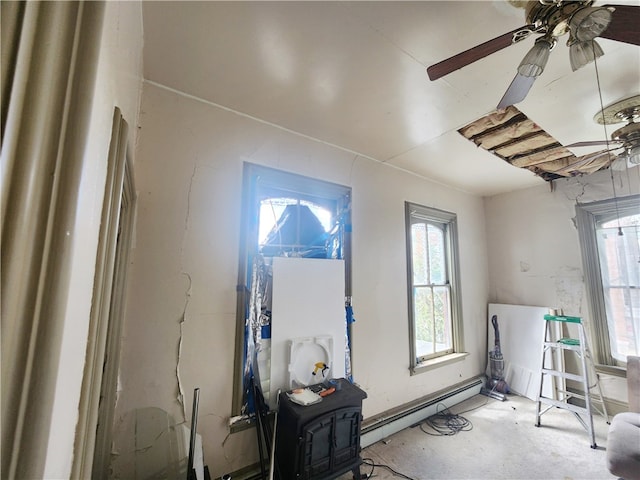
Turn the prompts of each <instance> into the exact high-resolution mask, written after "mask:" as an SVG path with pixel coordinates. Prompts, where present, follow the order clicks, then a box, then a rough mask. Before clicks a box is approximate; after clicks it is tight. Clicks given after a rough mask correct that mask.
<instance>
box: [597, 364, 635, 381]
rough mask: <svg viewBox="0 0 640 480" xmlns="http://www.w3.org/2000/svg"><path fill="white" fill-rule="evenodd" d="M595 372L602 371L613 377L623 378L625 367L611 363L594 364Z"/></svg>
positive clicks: (625, 371) (625, 374) (625, 372)
mask: <svg viewBox="0 0 640 480" xmlns="http://www.w3.org/2000/svg"><path fill="white" fill-rule="evenodd" d="M595 369H596V373H604V374H606V375H611V376H613V377H621V378H625V377H626V376H627V369H626V368H625V367H616V366H613V365H596V366H595Z"/></svg>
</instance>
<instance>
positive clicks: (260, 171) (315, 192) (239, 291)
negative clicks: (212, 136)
mask: <svg viewBox="0 0 640 480" xmlns="http://www.w3.org/2000/svg"><path fill="white" fill-rule="evenodd" d="M242 175H243V176H242V188H243V190H242V192H243V194H242V211H241V217H240V218H241V221H240V222H241V223H240V241H239V263H238V280H237V285H236V330H235V332H236V335H235V355H234V367H233V397H232V407H231V411H232V416H239V415H241V414H242V407H243V396H244V395H243V393H244V392H243V390H244V384H243V381H244V378H243V377H244V376H243V372H244V359H245V345H246V338H245V323H246V319H247V312H248V304H249V298H250V289H249V287H250V285H249V283H250V279H251V274H252V272H251V269H252V266H253V258H254V255H256V254H259V251H258V250H259V246H258V242H259V232H258V228H259V222H257V221H255V219H256V218H258V217H256V215H259V211H260V201H261V199H263V198H265V197H269V196H280V195H285V194H287V193H288V194H292V195H296V196H298V197H299V198H300V199H301V200H306V201H309V202H313V203H315V204H318V205H321V206H323V207H326V208H330V209H335V210H339V209H340V208H342V207H344V205H345V204H346V205H348V208H347V213H346V214H345V217H346V218H344V219H343V222H344V233H343V238H342V259H343V260H344V265H345V301H346V302H349V304H350V301H351V211H352V209H351V192H352V189H351V187H348V186H344V185H339V184H336V183H332V182H328V181H325V180H320V179H316V178H312V177H307V176H304V175H300V174H296V173H291V172H287V171H285V170H279V169H275V168H270V167H265V166H262V165H257V164H253V163H249V162H244V164H243V174H242ZM341 202H342V204H341ZM347 329H348V331H349V335H351V325H347ZM242 425H245V427H246V422H240V426H238V425H233V426H232V431H236V430H238V429H240V430H241V429H243V428H244V427H242Z"/></svg>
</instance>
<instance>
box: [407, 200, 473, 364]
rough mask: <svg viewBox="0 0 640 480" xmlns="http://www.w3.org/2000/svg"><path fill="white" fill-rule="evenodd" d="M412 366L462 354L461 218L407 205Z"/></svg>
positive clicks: (439, 211)
mask: <svg viewBox="0 0 640 480" xmlns="http://www.w3.org/2000/svg"><path fill="white" fill-rule="evenodd" d="M405 216H406V225H407V266H408V286H409V297H408V298H409V331H410V333H411V342H410V352H411V367H412V370H415V369H416V367H420V366H423V365H425V362H428V361H429V360H433V359H437V358H441V357H445V356H448V355H450V354H453V353H459V352H461V351H462V344H461V341H462V315H461V313H460V312H461V308H460V295H459V292H460V288H459V284H458V274H457V272H458V265H457V263H458V261H457V228H456V215H455V214H453V213H449V212H444V211H441V210H436V209H434V208H428V207H423V206H420V205H416V204H413V203H409V202H407V203H406V204H405Z"/></svg>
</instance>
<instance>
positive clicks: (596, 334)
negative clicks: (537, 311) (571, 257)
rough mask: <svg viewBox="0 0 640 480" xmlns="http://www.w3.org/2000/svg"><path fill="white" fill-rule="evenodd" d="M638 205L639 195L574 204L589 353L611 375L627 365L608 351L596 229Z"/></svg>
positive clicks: (600, 368)
mask: <svg viewBox="0 0 640 480" xmlns="http://www.w3.org/2000/svg"><path fill="white" fill-rule="evenodd" d="M639 205H640V195H629V196H626V197H614V198H608V199H604V200H599V201H596V202H591V203H582V204H577V205H576V207H575V211H576V226H577V228H578V238H579V243H580V251H581V256H582V268H583V274H584V283H585V289H586V292H587V303H588V307H589V313H590V318H591V321H590V322H589V330H590V333H591V337H592V339H593V340H592V342H591V349H592V354H593V357H594V359H595V363H596V367H597V369H598V370H599V371H606V372H608V373H612V374H616V373H618V372H619V370H620V369H621V368H622V369H624V368H626V362H621V361H619V360H616V359H615V358H614V357H613V355H612V354H611V342H610V340H611V339H610V335H609V328H608V323H607V313H606V306H605V299H604V285H603V282H602V270H601V268H600V258H599V254H598V240H597V235H596V230H597V227H598V224H599V223H602V221H603V220H606V219H615V218H618V217H625V216H627V215H631V214H636V213H637V212H638V206H639Z"/></svg>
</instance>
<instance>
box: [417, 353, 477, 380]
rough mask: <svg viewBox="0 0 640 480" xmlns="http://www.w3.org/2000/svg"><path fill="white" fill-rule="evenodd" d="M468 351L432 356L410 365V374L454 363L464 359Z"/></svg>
mask: <svg viewBox="0 0 640 480" xmlns="http://www.w3.org/2000/svg"><path fill="white" fill-rule="evenodd" d="M468 355H469V353H467V352H462V353H451V354H449V355H444V356H442V357H438V358H433V359H431V360H425V361H424V362H420V363H419V364H417V365H415V366H414V367H412V368H411V369H410V370H411V375H417V374H419V373H424V372H428V371H430V370H435V369H436V368H440V367H443V366H445V365H449V364H451V363H456V362H460V361H462V360H464V359H465V358H466V357H467V356H468Z"/></svg>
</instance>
